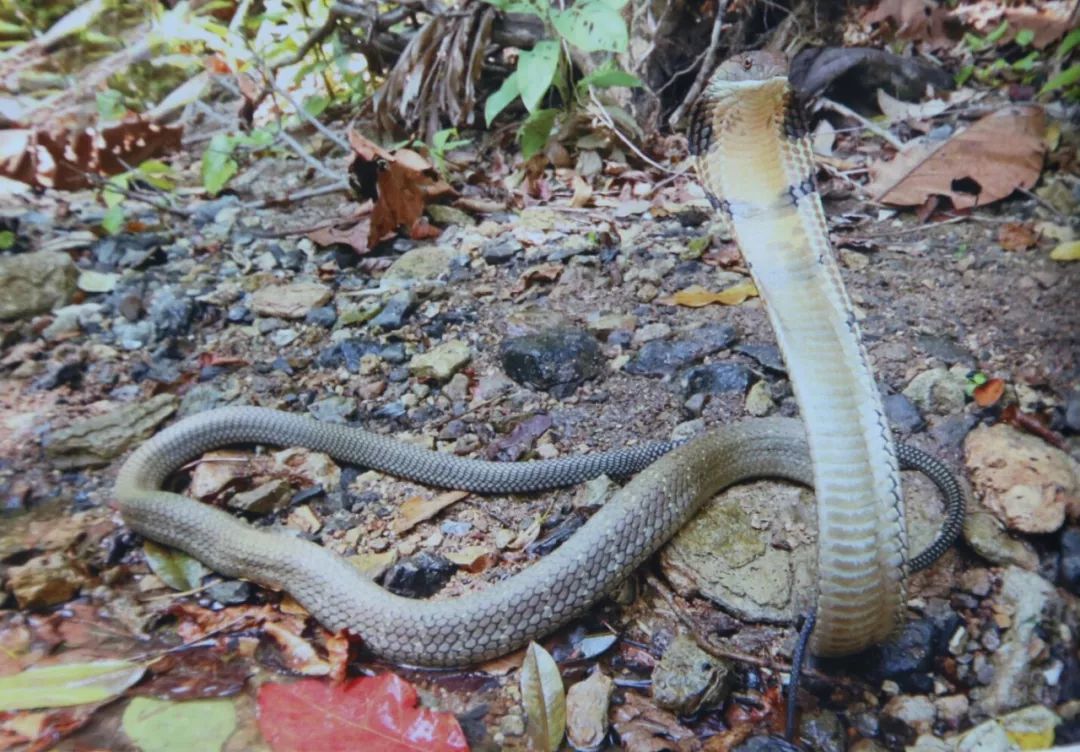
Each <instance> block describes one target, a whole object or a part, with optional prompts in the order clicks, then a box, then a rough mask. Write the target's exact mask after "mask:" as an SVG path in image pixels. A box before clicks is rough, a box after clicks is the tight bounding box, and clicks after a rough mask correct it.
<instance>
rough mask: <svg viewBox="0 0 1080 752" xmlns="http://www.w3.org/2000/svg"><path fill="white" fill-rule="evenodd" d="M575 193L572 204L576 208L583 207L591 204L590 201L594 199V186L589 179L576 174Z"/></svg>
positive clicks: (571, 200)
mask: <svg viewBox="0 0 1080 752" xmlns="http://www.w3.org/2000/svg"><path fill="white" fill-rule="evenodd" d="M573 183H574V195H573V197H572V198H571V199H570V206H572V207H574V208H575V209H582V208H584V207H586V206H588V205H589V201H590V200H591V199H592V193H593V191H592V186H591V185H589V183H588V181H587V180H585V178H583V177H581V176H580V175H574V180H573Z"/></svg>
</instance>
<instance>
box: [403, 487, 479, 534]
mask: <svg viewBox="0 0 1080 752" xmlns="http://www.w3.org/2000/svg"><path fill="white" fill-rule="evenodd" d="M468 495H469V492H468V491H447V492H446V493H441V494H439V495H438V496H436V497H435V498H434V499H425V498H423V497H422V496H413V497H411V498H409V499H406V500H405V503H404V504H402V505H401V516H400V517H399V518H398V519H397V520H396V521H395V522H394V524H393V529H394V532H395V533H397V534H398V535H401V534H402V533H404V532H406V531H407V530H411V529H412V528H414V527H416V525H418V524H420V523H421V522H423V521H425V520H430V519H431V518H432V517H434V516H435V515H437V514H438V513H439V512H441V511H442V510H444V509H446V508H447V507H448V506H450V505H451V504H453V503H454V502H457V501H461V500H462V499H464V498H465V497H466V496H468Z"/></svg>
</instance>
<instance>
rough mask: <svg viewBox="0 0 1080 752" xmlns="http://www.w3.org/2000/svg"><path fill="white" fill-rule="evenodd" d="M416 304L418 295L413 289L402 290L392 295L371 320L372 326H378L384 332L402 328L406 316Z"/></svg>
mask: <svg viewBox="0 0 1080 752" xmlns="http://www.w3.org/2000/svg"><path fill="white" fill-rule="evenodd" d="M415 306H416V295H415V293H413V292H412V291H411V290H402V291H401V292H396V293H394V294H393V295H391V296H390V298H389V299H388V300H387V301H386V305H384V306H383V308H382V310H381V311H379V314H378V315H377V316H376V317H375V318H373V319H372V320H371V324H372V326H377V327H378V328H380V329H382V330H383V331H384V332H388V331H391V330H393V329H400V328H401V326H402V325H403V324H404V323H405V318H406V317H407V316H408V315H409V312H410V311H412V309H413V307H415Z"/></svg>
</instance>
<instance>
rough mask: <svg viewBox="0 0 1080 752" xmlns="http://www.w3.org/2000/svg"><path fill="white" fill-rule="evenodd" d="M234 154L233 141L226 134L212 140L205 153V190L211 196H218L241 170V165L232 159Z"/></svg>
mask: <svg viewBox="0 0 1080 752" xmlns="http://www.w3.org/2000/svg"><path fill="white" fill-rule="evenodd" d="M232 153H233V140H232V138H230V137H229V136H228V135H227V134H225V133H219V134H217V135H216V136H214V137H213V138H212V139H210V144H209V146H207V147H206V151H205V152H203V158H202V181H203V188H205V189H206V192H207V193H209V194H210V195H211V196H216V195H217V194H218V192H219V191H221V189H222V188H224V187H225V186H226V184H228V182H229V181H230V180H232V177H233V175H235V174H236V172H237V170H239V169H240V165H238V164H237V163H236V160H235V159H233V158H232Z"/></svg>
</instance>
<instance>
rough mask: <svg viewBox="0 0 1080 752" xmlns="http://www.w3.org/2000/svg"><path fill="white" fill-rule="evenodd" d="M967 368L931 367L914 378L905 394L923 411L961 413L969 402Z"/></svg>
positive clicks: (938, 413) (936, 413) (941, 413)
mask: <svg viewBox="0 0 1080 752" xmlns="http://www.w3.org/2000/svg"><path fill="white" fill-rule="evenodd" d="M966 389H967V368H965V367H964V366H953V368H951V369H949V368H931V369H930V370H929V371H923V372H922V373H920V374H919V375H918V376H916V377H915V378H913V379H912V380H911V381H910V382H909V383H908V385H907V386H906V387H905V388H904V396H905V397H907V398H908V399H909V400H911V401H912V402H913V403H915V405H916V406H917V407H918V408H919V409H920V410H922V411H923V412H927V413H933V414H935V415H949V414H952V413H959V412H961V411H962V410H963V409H964V404H965V403H966V402H967V394H966Z"/></svg>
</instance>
